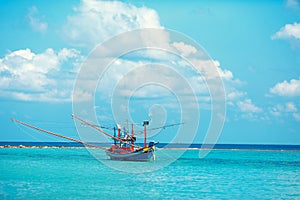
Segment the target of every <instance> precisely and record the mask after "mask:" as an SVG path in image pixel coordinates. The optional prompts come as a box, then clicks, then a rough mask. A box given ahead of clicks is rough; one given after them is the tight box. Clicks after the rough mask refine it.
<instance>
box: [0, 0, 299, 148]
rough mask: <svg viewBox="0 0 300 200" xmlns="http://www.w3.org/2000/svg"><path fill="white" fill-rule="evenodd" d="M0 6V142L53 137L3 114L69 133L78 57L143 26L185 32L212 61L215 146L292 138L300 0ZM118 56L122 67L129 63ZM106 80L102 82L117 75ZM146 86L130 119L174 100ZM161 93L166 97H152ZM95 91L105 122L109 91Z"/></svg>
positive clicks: (171, 113) (204, 120)
mask: <svg viewBox="0 0 300 200" xmlns="http://www.w3.org/2000/svg"><path fill="white" fill-rule="evenodd" d="M0 3H1V7H0V29H1V32H0V102H1V104H0V120H1V131H0V141H46V140H47V141H48V140H51V141H57V139H52V138H51V137H48V136H45V137H44V136H42V135H39V134H36V133H35V132H31V131H30V130H28V129H24V128H22V127H18V126H16V125H15V124H14V123H12V122H11V121H10V117H14V118H17V119H20V120H23V121H27V122H30V123H33V124H35V125H39V126H41V127H43V128H46V129H48V130H52V131H57V132H59V133H61V134H64V135H68V136H73V137H77V136H76V129H75V128H74V122H73V120H72V119H71V117H70V114H71V113H72V112H73V110H72V91H73V87H74V83H75V79H76V77H77V74H78V72H79V69H80V66H81V63H82V61H84V60H85V58H86V57H87V56H88V55H89V52H90V51H91V50H92V49H93V48H94V47H95V46H96V45H97V44H99V43H101V42H104V41H105V40H107V39H110V38H111V37H113V36H116V35H118V34H119V33H123V32H126V31H129V30H133V29H138V28H149V27H151V28H166V29H171V30H174V31H178V32H180V33H183V34H184V35H186V36H188V37H189V38H191V39H193V40H194V41H196V42H197V43H198V44H200V45H201V46H202V47H203V48H204V49H205V51H206V52H207V53H208V54H209V55H210V57H211V58H212V60H213V61H214V62H215V65H216V67H217V68H218V70H219V72H220V74H221V77H222V78H223V83H224V87H225V92H226V93H225V94H226V116H225V123H224V127H223V130H222V132H221V135H220V138H219V140H218V143H268V144H270V143H271V144H300V98H299V97H300V68H299V66H300V2H298V1H296V0H289V1H273V2H271V1H243V2H240V1H176V2H174V1H163V2H161V1H158V0H154V1H122V2H97V1H92V0H91V1H75V0H73V1H61V2H57V3H55V4H53V3H51V2H50V1H34V0H32V1H4V0H1V1H0ZM113 16H114V17H113ZM124 60H125V59H123V60H122V62H123V64H124V66H127V65H130V64H131V65H135V64H134V63H131V62H129V61H128V62H125V61H124ZM134 61H135V62H136V61H137V60H134ZM174 67H175V68H176V66H174ZM124 68H126V67H124ZM125 71H126V70H125ZM184 73H187V72H186V71H185V72H184ZM185 75H186V74H185ZM107 77H108V78H107V80H104V81H107V82H108V85H110V82H109V81H113V80H114V78H116V77H111V76H107ZM173 78H174V77H173ZM191 81H192V80H191ZM197 84H198V85H201V82H195V86H194V88H195V89H196V90H201V86H197ZM147 91H148V93H146V95H145V94H143V93H142V91H140V93H137V94H136V96H133V97H132V99H131V100H132V102H131V103H130V104H129V108H130V109H132V113H131V114H132V118H133V120H134V121H142V120H144V119H145V118H147V117H148V115H149V109H150V108H151V107H152V106H153V105H156V104H160V105H162V106H164V105H167V104H166V102H170V101H174V99H173V98H174V97H172V94H171V93H169V92H167V91H164V90H161V88H160V89H159V88H155V87H154V88H148V89H147ZM153 91H154V92H153ZM150 92H151V94H152V97H151V96H149V93H150ZM161 94H164V98H158V96H160V95H161ZM143 95H145V96H143ZM155 95H156V96H155ZM95 96H96V97H97V98H96V100H95V109H96V110H97V111H96V112H97V117H98V120H100V121H101V123H102V124H105V125H111V124H113V123H114V122H113V120H112V117H113V116H112V113H111V111H110V101H109V100H110V99H111V97H110V96H109V93H106V92H105V91H104V90H101V87H100V89H99V90H98V92H96V94H95ZM204 96H205V97H206V96H207V95H204ZM98 97H99V98H98ZM172 99H173V100H172ZM198 103H199V107H200V115H201V116H200V122H199V130H198V131H197V135H196V137H195V140H194V142H196V143H201V142H202V141H203V138H204V136H205V133H206V130H207V129H208V127H209V125H210V117H211V109H210V108H209V106H208V107H207V106H205V105H206V103H207V102H204V101H202V100H199V101H198ZM152 108H154V110H153V112H154V111H155V109H158V110H159V111H157V112H158V113H160V115H161V113H164V112H167V113H168V114H167V115H166V116H161V117H162V118H164V117H165V121H166V123H167V124H168V123H176V122H178V121H180V116H179V115H178V110H177V109H176V108H174V107H170V106H169V107H168V105H167V106H166V107H165V108H161V107H160V106H158V107H152ZM162 111H163V112H162ZM154 113H155V112H154ZM159 117H160V116H156V118H159ZM153 118H155V116H153ZM158 121H159V120H158ZM185 123H186V122H185ZM157 125H160V123H159V122H158V123H157ZM187 126H188V124H187ZM174 132H176V128H175V127H172V128H169V129H165V130H163V131H161V132H160V133H157V134H156V133H155V134H154V133H153V135H155V136H154V137H153V139H155V140H159V141H162V142H169V141H171V140H172V137H173V136H174V135H173V133H174Z"/></svg>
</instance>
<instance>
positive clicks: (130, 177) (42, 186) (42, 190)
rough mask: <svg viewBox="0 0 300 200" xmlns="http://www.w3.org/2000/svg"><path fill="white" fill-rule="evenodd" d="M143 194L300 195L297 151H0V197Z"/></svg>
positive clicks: (204, 196)
mask: <svg viewBox="0 0 300 200" xmlns="http://www.w3.org/2000/svg"><path fill="white" fill-rule="evenodd" d="M172 154H174V155H175V154H182V156H181V157H180V158H179V159H177V160H175V161H174V160H173V158H172V156H170V155H172ZM168 161H174V162H170V163H169V162H168ZM107 163H108V164H107ZM162 163H164V164H165V163H168V164H167V165H164V164H163V165H161V164H162ZM110 164H113V165H110ZM160 165H161V166H163V167H161V168H159V169H158V170H155V171H151V172H148V173H131V172H133V171H134V170H135V169H136V170H137V171H139V169H140V168H144V169H147V168H149V169H151V168H153V167H155V166H160ZM111 166H120V167H122V168H123V167H124V169H125V170H124V171H122V170H121V171H120V170H115V169H113V168H112V167H111ZM127 166H130V168H126V167H127ZM127 169H128V170H129V171H128V172H126V170H127ZM145 198H150V199H300V152H299V151H261V150H260V151H255V150H213V151H211V152H210V153H209V154H208V155H207V156H206V157H205V158H203V159H200V158H199V151H198V150H188V151H185V152H184V151H179V150H172V151H171V150H158V151H156V160H155V161H151V162H144V163H141V162H124V161H110V160H105V159H104V160H102V161H101V160H100V161H99V160H97V159H95V158H94V157H93V156H92V155H91V154H90V152H89V151H87V150H86V149H84V148H64V149H58V148H47V149H21V148H17V149H0V199H145Z"/></svg>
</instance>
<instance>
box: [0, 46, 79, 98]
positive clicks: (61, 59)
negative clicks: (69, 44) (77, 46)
mask: <svg viewBox="0 0 300 200" xmlns="http://www.w3.org/2000/svg"><path fill="white" fill-rule="evenodd" d="M79 59H81V57H80V54H79V52H78V51H77V50H74V49H65V48H64V49H62V50H60V51H59V52H55V51H54V50H53V49H51V48H49V49H47V50H45V51H44V52H42V53H39V54H36V53H34V52H32V51H31V50H30V49H22V50H17V51H14V52H10V53H8V54H7V55H6V56H5V57H3V58H1V59H0V77H1V78H0V96H2V97H5V98H13V99H18V100H25V101H68V100H70V96H71V86H72V81H71V80H72V79H73V78H74V76H75V72H76V69H77V68H78V65H77V64H76V63H77V62H80V60H79Z"/></svg>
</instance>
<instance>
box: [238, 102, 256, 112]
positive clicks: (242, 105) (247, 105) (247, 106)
mask: <svg viewBox="0 0 300 200" xmlns="http://www.w3.org/2000/svg"><path fill="white" fill-rule="evenodd" d="M237 106H238V107H239V109H240V110H241V111H242V112H250V113H257V112H261V111H262V109H261V108H259V107H257V106H255V105H254V104H253V103H252V101H251V99H246V100H244V101H239V102H237Z"/></svg>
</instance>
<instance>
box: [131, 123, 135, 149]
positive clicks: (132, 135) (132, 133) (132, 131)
mask: <svg viewBox="0 0 300 200" xmlns="http://www.w3.org/2000/svg"><path fill="white" fill-rule="evenodd" d="M131 138H132V143H131V144H132V145H134V125H133V123H132V124H131ZM132 149H133V147H132Z"/></svg>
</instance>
